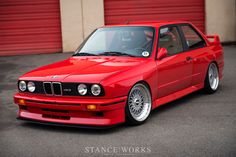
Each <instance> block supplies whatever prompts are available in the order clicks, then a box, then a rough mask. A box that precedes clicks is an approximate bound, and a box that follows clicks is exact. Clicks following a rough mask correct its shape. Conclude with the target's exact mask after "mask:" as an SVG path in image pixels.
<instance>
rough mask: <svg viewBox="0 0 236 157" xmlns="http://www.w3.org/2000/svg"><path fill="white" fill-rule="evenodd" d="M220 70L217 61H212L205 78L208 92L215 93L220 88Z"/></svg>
mask: <svg viewBox="0 0 236 157" xmlns="http://www.w3.org/2000/svg"><path fill="white" fill-rule="evenodd" d="M219 80H220V79H219V71H218V67H217V65H216V63H214V62H212V63H211V64H210V65H209V67H208V71H207V75H206V78H205V87H204V89H205V91H206V92H207V93H210V94H211V93H214V92H216V91H217V90H218V88H219Z"/></svg>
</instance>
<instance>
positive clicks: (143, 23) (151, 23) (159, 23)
mask: <svg viewBox="0 0 236 157" xmlns="http://www.w3.org/2000/svg"><path fill="white" fill-rule="evenodd" d="M183 23H188V24H191V23H190V22H188V21H177V20H175V21H127V22H126V23H124V24H110V25H105V26H103V27H124V26H150V27H161V26H164V25H172V24H183Z"/></svg>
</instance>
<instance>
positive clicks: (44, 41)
mask: <svg viewBox="0 0 236 157" xmlns="http://www.w3.org/2000/svg"><path fill="white" fill-rule="evenodd" d="M0 38H1V40H0V47H1V49H0V56H5V55H21V54H35V53H55V52H61V51H62V46H61V26H60V8H59V0H40V1H32V0H21V1H16V0H1V2H0Z"/></svg>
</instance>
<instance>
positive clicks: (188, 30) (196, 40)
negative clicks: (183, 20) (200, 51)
mask: <svg viewBox="0 0 236 157" xmlns="http://www.w3.org/2000/svg"><path fill="white" fill-rule="evenodd" d="M181 29H182V31H183V34H184V37H185V39H186V44H187V46H188V47H189V49H196V48H201V47H205V46H206V43H205V41H204V40H203V39H202V37H201V36H200V35H199V34H198V33H197V32H196V30H194V29H193V28H192V27H190V26H188V25H186V26H181Z"/></svg>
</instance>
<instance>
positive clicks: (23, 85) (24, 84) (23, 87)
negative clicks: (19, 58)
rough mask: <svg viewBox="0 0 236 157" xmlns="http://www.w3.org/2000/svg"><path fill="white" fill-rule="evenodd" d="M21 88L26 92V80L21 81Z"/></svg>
mask: <svg viewBox="0 0 236 157" xmlns="http://www.w3.org/2000/svg"><path fill="white" fill-rule="evenodd" d="M19 89H20V91H22V92H24V91H25V90H26V83H25V81H20V82H19Z"/></svg>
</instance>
